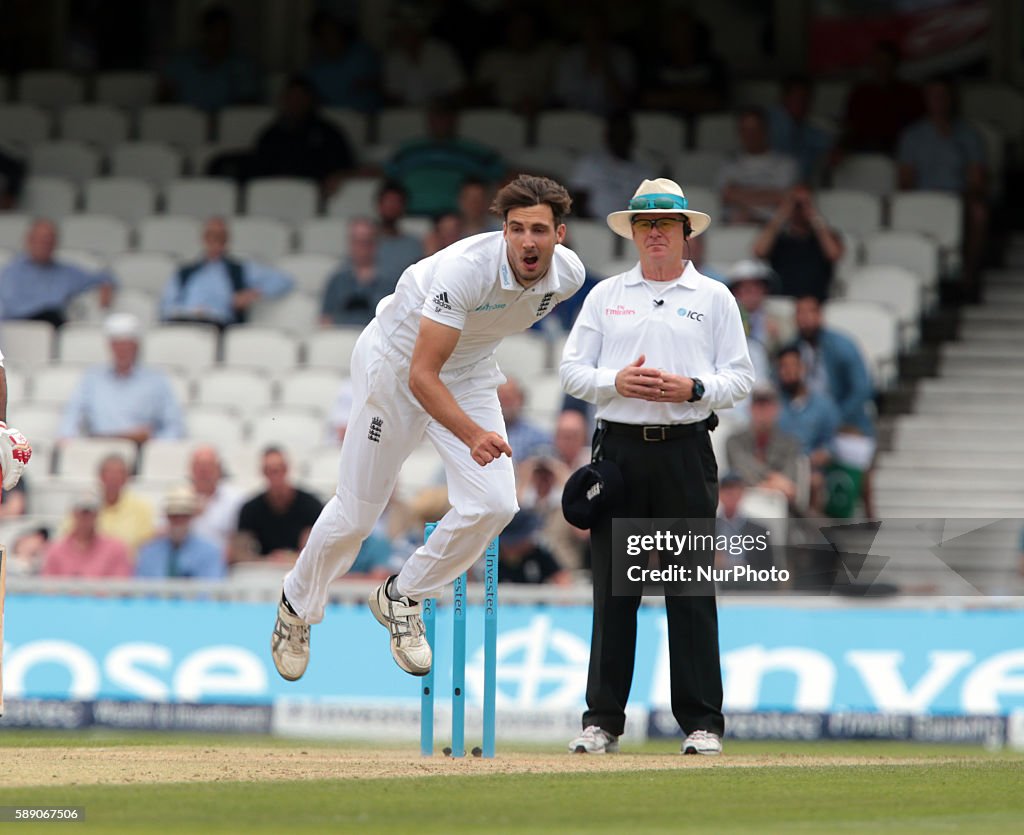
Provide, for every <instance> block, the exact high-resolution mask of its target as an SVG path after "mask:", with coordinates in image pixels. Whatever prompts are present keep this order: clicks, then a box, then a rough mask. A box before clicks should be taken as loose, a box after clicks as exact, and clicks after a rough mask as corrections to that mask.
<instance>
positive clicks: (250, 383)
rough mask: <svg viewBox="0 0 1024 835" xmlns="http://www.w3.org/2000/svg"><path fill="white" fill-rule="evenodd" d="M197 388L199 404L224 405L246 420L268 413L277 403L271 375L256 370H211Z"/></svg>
mask: <svg viewBox="0 0 1024 835" xmlns="http://www.w3.org/2000/svg"><path fill="white" fill-rule="evenodd" d="M195 387H196V397H195V402H196V404H197V405H202V406H222V407H224V408H228V409H232V410H234V411H235V412H236V413H237V414H239V415H241V416H243V417H246V418H249V417H251V416H253V415H254V414H256V413H262V412H266V411H267V409H268V407H269V406H270V403H271V401H272V400H273V389H272V385H271V381H270V378H269V376H268V375H267V374H265V373H262V372H260V371H259V370H258V369H255V368H252V369H249V368H210V369H208V370H206V371H204V372H203V373H202V374H201V375H199V376H198V377H197V378H196V380H195Z"/></svg>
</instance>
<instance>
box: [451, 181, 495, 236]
mask: <svg viewBox="0 0 1024 835" xmlns="http://www.w3.org/2000/svg"><path fill="white" fill-rule="evenodd" d="M492 196H493V195H492V193H491V188H490V186H488V185H487V183H485V182H484V181H483V180H480V179H477V178H476V177H466V179H464V180H463V181H462V184H461V185H460V186H459V218H460V219H461V220H462V236H463V237H464V238H465V237H469V236H470V235H479V234H480V233H481V232H497V231H498V230H499V229H501V222H500V221H499V220H498V219H497V218H496V217H495V216H494V215H493V214H491V199H492Z"/></svg>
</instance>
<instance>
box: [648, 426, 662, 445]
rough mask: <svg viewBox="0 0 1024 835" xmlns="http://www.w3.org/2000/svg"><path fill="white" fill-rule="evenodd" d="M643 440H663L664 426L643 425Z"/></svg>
mask: <svg viewBox="0 0 1024 835" xmlns="http://www.w3.org/2000/svg"><path fill="white" fill-rule="evenodd" d="M644 440H645V441H652V442H653V441H664V440H665V427H664V426H645V427H644Z"/></svg>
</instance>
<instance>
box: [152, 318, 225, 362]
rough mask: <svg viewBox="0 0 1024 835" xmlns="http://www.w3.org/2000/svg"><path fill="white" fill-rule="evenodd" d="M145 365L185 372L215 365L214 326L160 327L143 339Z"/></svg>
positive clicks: (184, 325) (215, 340) (215, 334)
mask: <svg viewBox="0 0 1024 835" xmlns="http://www.w3.org/2000/svg"><path fill="white" fill-rule="evenodd" d="M141 355H142V359H143V360H144V361H145V362H149V363H157V364H160V365H169V366H171V367H176V368H182V369H184V370H186V371H187V370H189V369H191V370H195V369H199V368H207V367H209V366H212V365H213V364H214V363H215V362H216V361H217V328H216V327H214V326H213V325H198V324H197V325H186V324H169V325H160V326H159V327H155V328H152V329H150V330H149V331H147V332H146V333H145V334H144V335H143V339H142V351H141Z"/></svg>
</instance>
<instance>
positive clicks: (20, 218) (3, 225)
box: [0, 214, 32, 252]
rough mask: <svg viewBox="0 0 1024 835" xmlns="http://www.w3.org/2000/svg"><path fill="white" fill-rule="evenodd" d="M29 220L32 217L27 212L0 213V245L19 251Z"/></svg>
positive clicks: (22, 244) (30, 220)
mask: <svg viewBox="0 0 1024 835" xmlns="http://www.w3.org/2000/svg"><path fill="white" fill-rule="evenodd" d="M31 222H32V217H31V216H30V215H27V214H0V246H2V247H4V248H5V249H8V250H10V251H11V252H20V251H21V249H22V247H23V246H24V245H25V233H26V232H28V227H29V224H30V223H31Z"/></svg>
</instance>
